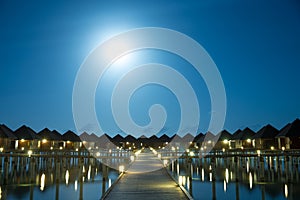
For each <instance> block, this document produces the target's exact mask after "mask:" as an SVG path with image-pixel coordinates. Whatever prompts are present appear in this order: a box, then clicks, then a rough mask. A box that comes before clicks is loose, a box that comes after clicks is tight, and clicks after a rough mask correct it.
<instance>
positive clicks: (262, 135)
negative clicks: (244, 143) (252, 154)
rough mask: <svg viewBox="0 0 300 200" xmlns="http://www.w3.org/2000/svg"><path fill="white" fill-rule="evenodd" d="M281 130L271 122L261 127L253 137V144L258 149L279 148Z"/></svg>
mask: <svg viewBox="0 0 300 200" xmlns="http://www.w3.org/2000/svg"><path fill="white" fill-rule="evenodd" d="M278 133H279V131H278V130H277V129H276V128H274V127H273V126H271V125H270V124H268V125H266V126H264V127H263V128H261V129H260V130H259V131H258V132H257V133H256V134H255V135H254V136H253V137H252V144H253V147H254V148H257V149H271V150H274V149H278V143H277V139H276V138H275V137H276V135H277V134H278Z"/></svg>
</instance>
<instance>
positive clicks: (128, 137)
mask: <svg viewBox="0 0 300 200" xmlns="http://www.w3.org/2000/svg"><path fill="white" fill-rule="evenodd" d="M124 140H125V141H126V142H130V143H134V142H136V141H137V140H136V138H135V137H133V136H132V135H127V136H126V137H125V138H124Z"/></svg>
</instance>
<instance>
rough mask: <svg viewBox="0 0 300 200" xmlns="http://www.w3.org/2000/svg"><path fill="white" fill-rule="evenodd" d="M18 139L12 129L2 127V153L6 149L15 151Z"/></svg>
mask: <svg viewBox="0 0 300 200" xmlns="http://www.w3.org/2000/svg"><path fill="white" fill-rule="evenodd" d="M17 139H18V138H17V137H16V136H15V135H14V133H13V131H12V130H11V129H10V128H8V127H7V126H5V125H4V124H1V125H0V152H1V151H3V150H4V149H13V148H14V147H15V141H16V140H17Z"/></svg>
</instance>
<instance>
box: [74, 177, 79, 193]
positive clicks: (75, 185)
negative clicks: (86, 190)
mask: <svg viewBox="0 0 300 200" xmlns="http://www.w3.org/2000/svg"><path fill="white" fill-rule="evenodd" d="M77 183H78V181H77V180H76V181H75V184H74V187H75V191H77Z"/></svg>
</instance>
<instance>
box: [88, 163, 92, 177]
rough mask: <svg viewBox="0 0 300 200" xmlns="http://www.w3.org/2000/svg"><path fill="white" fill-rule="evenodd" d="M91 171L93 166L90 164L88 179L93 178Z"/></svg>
mask: <svg viewBox="0 0 300 200" xmlns="http://www.w3.org/2000/svg"><path fill="white" fill-rule="evenodd" d="M91 171H92V166H91V165H90V166H89V170H88V180H90V179H91Z"/></svg>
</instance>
